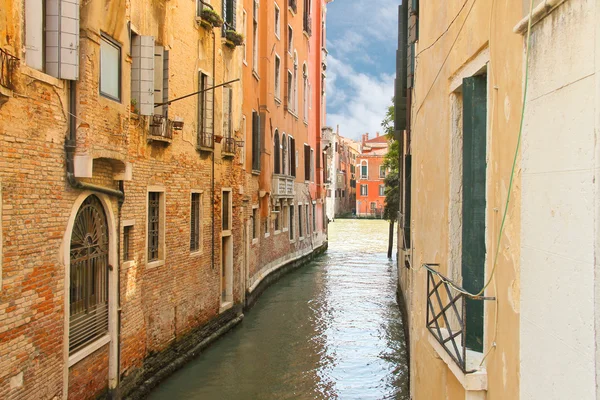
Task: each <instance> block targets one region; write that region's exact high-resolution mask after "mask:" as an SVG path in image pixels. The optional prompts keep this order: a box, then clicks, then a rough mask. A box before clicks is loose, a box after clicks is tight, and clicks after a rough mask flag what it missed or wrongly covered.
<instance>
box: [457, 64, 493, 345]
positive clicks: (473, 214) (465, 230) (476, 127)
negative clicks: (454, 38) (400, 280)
mask: <svg viewBox="0 0 600 400" xmlns="http://www.w3.org/2000/svg"><path fill="white" fill-rule="evenodd" d="M486 126H487V77H486V76H485V75H482V76H473V77H470V78H465V79H464V80H463V203H462V213H463V225H462V278H463V283H462V284H463V287H464V288H465V289H466V290H467V291H469V292H471V293H477V292H479V291H480V290H481V288H482V287H483V285H484V280H485V186H486V185H485V181H486ZM466 314H467V315H466V325H467V335H466V345H467V348H469V349H471V350H475V351H479V352H482V351H483V301H481V300H471V299H467V300H466Z"/></svg>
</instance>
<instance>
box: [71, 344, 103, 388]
mask: <svg viewBox="0 0 600 400" xmlns="http://www.w3.org/2000/svg"><path fill="white" fill-rule="evenodd" d="M107 381H108V345H105V346H104V347H102V348H100V349H98V350H96V351H95V352H94V353H92V354H91V355H89V356H88V357H86V358H84V359H83V360H82V361H80V362H78V363H77V364H75V365H74V366H73V367H71V368H69V391H68V393H69V395H68V398H69V399H73V400H78V399H93V398H97V397H99V396H101V395H102V394H103V393H105V392H106V390H107V385H106V383H107Z"/></svg>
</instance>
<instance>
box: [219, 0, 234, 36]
mask: <svg viewBox="0 0 600 400" xmlns="http://www.w3.org/2000/svg"><path fill="white" fill-rule="evenodd" d="M236 9H237V7H236V0H223V14H222V15H223V17H224V18H223V19H224V22H225V24H224V25H223V35H225V32H226V31H227V30H228V29H232V30H234V31H235V30H236V26H235V25H236V24H235V22H236V21H235V17H236V15H235V12H236Z"/></svg>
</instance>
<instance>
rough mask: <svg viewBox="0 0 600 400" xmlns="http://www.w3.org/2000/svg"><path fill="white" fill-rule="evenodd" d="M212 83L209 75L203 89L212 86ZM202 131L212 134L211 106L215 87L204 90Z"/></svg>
mask: <svg viewBox="0 0 600 400" xmlns="http://www.w3.org/2000/svg"><path fill="white" fill-rule="evenodd" d="M213 85H214V81H213V78H212V77H210V76H207V77H206V85H205V86H204V89H207V88H212V87H213ZM204 101H205V108H204V133H206V134H209V135H212V134H213V107H214V104H215V89H211V90H208V91H206V92H204Z"/></svg>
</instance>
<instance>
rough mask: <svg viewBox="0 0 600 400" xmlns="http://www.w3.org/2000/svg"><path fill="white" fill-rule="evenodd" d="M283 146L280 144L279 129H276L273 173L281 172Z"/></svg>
mask: <svg viewBox="0 0 600 400" xmlns="http://www.w3.org/2000/svg"><path fill="white" fill-rule="evenodd" d="M280 151H281V148H280V145H279V131H278V130H277V129H275V139H274V140H273V161H274V166H273V173H275V174H280V173H281V161H280V159H279V154H280Z"/></svg>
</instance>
